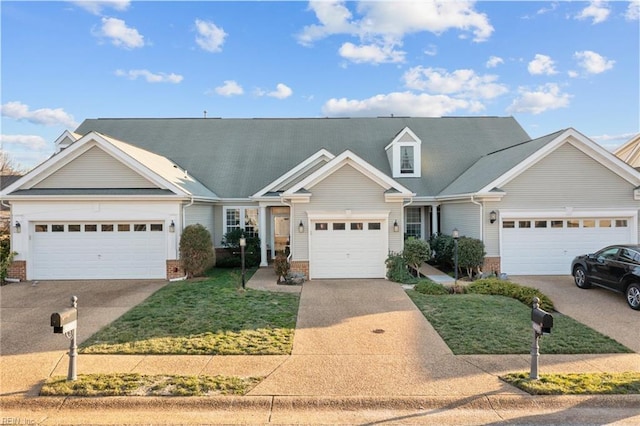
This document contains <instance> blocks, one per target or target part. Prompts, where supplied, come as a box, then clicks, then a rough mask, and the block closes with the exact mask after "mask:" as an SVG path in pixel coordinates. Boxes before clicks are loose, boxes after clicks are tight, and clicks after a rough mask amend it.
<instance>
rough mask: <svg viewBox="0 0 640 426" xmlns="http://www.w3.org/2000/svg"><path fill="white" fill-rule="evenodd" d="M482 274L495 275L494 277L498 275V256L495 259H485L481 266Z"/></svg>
mask: <svg viewBox="0 0 640 426" xmlns="http://www.w3.org/2000/svg"><path fill="white" fill-rule="evenodd" d="M482 272H483V273H485V274H490V273H492V272H493V273H495V274H496V275H497V274H499V273H500V256H496V257H485V258H484V264H483V265H482Z"/></svg>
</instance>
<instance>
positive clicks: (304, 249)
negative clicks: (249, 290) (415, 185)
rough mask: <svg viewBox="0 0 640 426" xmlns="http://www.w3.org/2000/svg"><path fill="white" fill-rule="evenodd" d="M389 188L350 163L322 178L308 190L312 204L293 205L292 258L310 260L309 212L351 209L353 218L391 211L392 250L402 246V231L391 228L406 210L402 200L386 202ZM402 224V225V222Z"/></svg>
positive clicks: (388, 229)
mask: <svg viewBox="0 0 640 426" xmlns="http://www.w3.org/2000/svg"><path fill="white" fill-rule="evenodd" d="M386 189H388V188H383V187H381V186H380V185H378V184H377V183H375V182H373V181H372V180H371V179H369V178H368V177H367V176H365V175H363V174H362V173H360V172H359V171H358V170H356V169H354V168H353V167H351V166H350V165H345V166H343V167H342V168H341V169H339V170H337V171H336V172H334V173H333V174H332V175H330V176H328V177H327V178H326V179H324V180H322V181H321V182H320V183H318V184H317V185H315V186H313V187H312V188H310V189H309V191H310V192H311V194H312V195H311V200H310V202H309V203H299V204H297V203H294V204H293V221H294V222H293V226H294V234H295V235H294V236H293V238H292V242H293V245H294V247H293V260H308V259H309V240H308V233H307V232H306V231H307V228H308V226H309V224H308V217H307V211H336V212H342V213H343V214H344V213H345V212H346V211H351V214H352V215H353V217H354V218H356V217H357V215H358V212H362V211H366V212H372V211H376V212H382V211H384V212H390V213H389V215H388V218H389V220H388V222H387V230H386V231H387V232H388V233H389V234H388V235H389V247H388V249H389V250H391V251H400V250H401V249H402V244H403V240H402V232H393V230H392V229H391V228H392V226H391V225H390V224H393V222H394V220H397V221H398V224H400V225H401V224H402V221H403V212H402V203H401V202H397V203H387V202H385V199H384V193H385V191H386ZM300 221H302V223H303V224H304V226H305V232H304V233H299V232H298V224H299V223H300ZM401 226H402V225H401Z"/></svg>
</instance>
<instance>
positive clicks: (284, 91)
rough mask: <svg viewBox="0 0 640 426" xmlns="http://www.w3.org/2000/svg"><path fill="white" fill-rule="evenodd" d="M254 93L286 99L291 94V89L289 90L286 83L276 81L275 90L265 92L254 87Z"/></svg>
mask: <svg viewBox="0 0 640 426" xmlns="http://www.w3.org/2000/svg"><path fill="white" fill-rule="evenodd" d="M255 94H256V96H270V97H272V98H277V99H286V98H288V97H289V96H291V95H292V94H293V90H291V88H290V87H289V86H287V85H286V84H283V83H278V84H277V85H276V90H273V91H271V92H267V91H265V90H262V89H256V90H255Z"/></svg>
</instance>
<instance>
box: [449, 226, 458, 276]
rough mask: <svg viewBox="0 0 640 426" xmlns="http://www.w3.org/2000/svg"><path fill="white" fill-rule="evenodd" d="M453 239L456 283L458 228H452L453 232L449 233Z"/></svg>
mask: <svg viewBox="0 0 640 426" xmlns="http://www.w3.org/2000/svg"><path fill="white" fill-rule="evenodd" d="M451 236H452V237H453V267H454V268H455V272H454V274H455V280H456V283H457V282H458V238H460V234H459V233H458V228H453V232H452V233H451Z"/></svg>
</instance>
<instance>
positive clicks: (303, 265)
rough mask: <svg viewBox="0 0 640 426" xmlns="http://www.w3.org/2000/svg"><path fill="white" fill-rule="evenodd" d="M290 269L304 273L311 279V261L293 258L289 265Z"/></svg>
mask: <svg viewBox="0 0 640 426" xmlns="http://www.w3.org/2000/svg"><path fill="white" fill-rule="evenodd" d="M289 271H291V272H295V273H301V274H304V276H305V278H306V279H309V261H308V260H292V261H291V263H290V265H289Z"/></svg>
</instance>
